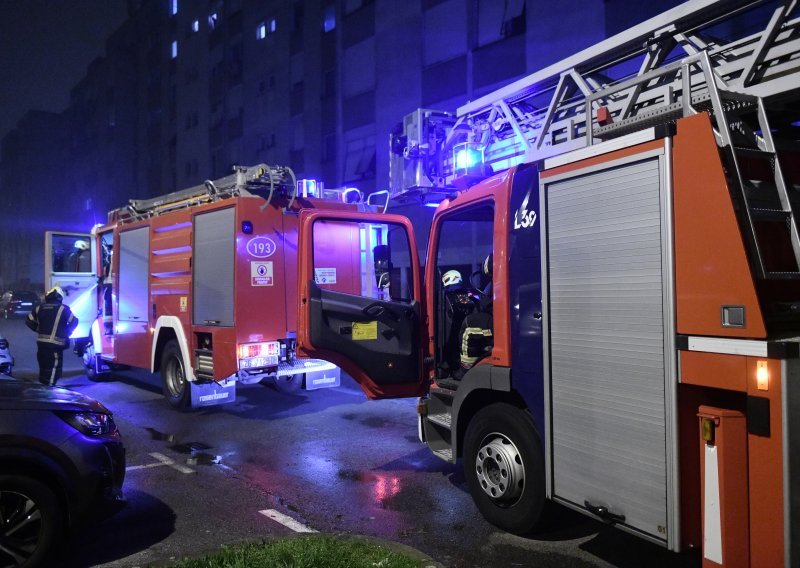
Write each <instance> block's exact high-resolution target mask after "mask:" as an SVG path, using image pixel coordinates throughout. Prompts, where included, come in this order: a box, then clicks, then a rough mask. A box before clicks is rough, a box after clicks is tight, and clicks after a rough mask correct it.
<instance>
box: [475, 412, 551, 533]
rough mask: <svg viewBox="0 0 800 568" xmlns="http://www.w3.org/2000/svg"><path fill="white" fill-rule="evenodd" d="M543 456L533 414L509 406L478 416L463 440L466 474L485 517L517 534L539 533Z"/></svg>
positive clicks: (541, 508) (476, 501) (543, 502)
mask: <svg viewBox="0 0 800 568" xmlns="http://www.w3.org/2000/svg"><path fill="white" fill-rule="evenodd" d="M544 467H545V466H544V453H543V452H542V444H541V441H540V440H539V436H538V434H537V433H536V428H535V427H534V425H533V418H532V417H531V415H530V414H529V413H528V412H526V411H524V410H520V409H519V408H517V407H515V406H512V405H510V404H506V403H497V404H493V405H491V406H488V407H486V408H484V409H483V410H481V411H480V412H478V413H477V414H476V415H475V416H474V418H473V419H472V420H471V421H470V423H469V425H468V426H467V431H466V434H465V436H464V474H465V476H466V479H467V485H468V486H469V490H470V493H471V495H472V498H473V500H474V501H475V504H476V505H477V506H478V510H480V512H481V514H482V515H483V516H484V517H485V518H486V520H487V521H489V522H490V523H492V524H493V525H495V526H497V527H499V528H501V529H503V530H505V531H508V532H510V533H514V534H527V533H529V532H531V531H532V530H533V529H535V528H536V525H537V524H538V522H539V519H540V518H541V516H542V510H543V509H544V504H545V478H544V473H545V472H544Z"/></svg>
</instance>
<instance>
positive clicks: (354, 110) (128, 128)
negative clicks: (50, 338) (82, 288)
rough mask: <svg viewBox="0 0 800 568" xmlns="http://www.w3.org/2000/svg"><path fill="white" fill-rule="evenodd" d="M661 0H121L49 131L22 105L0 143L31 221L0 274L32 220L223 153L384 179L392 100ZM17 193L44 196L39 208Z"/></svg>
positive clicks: (544, 51)
mask: <svg viewBox="0 0 800 568" xmlns="http://www.w3.org/2000/svg"><path fill="white" fill-rule="evenodd" d="M677 3H678V2H676V1H667V0H656V1H653V2H649V3H647V4H646V5H641V4H640V3H634V2H631V1H629V0H563V1H560V2H546V1H536V0H411V1H408V0H373V1H370V0H307V1H300V0H296V1H289V0H267V1H260V2H248V1H245V0H210V1H208V2H205V1H204V2H198V1H190V0H138V1H137V0H131V2H130V3H129V17H128V19H127V20H126V21H125V22H124V23H123V25H122V26H121V27H120V28H119V29H118V30H116V31H115V32H114V33H113V34H112V35H111V36H110V37H109V38H108V40H107V42H106V53H105V56H104V57H102V58H99V59H98V60H96V61H94V62H93V63H92V64H91V65H90V66H89V68H88V69H87V73H86V76H85V77H84V78H83V79H82V80H81V81H80V82H79V83H78V84H77V85H76V86H75V87H74V88H73V90H72V92H71V97H70V105H69V107H68V108H67V109H66V110H65V111H64V112H63V113H60V114H57V115H52V113H50V115H51V116H49V117H48V119H47V121H49V123H50V125H49V126H48V127H47V130H48V131H49V132H50V133H51V134H50V135H47V136H42V135H41V133H40V132H39V131H38V130H37V129H35V128H33V129H32V128H31V126H30V124H29V123H26V120H23V121H22V122H21V123H20V125H19V126H18V128H17V129H16V130H15V131H13V132H12V133H10V134H9V135H8V136H7V137H6V138H5V139H4V140H3V141H2V155H1V156H0V188H2V195H3V198H2V199H3V203H2V205H3V209H4V211H3V212H2V213H0V215H2V216H4V217H8V216H17V217H19V218H25V219H28V218H30V217H28V215H38V217H36V218H37V221H36V225H42V226H41V227H37V228H36V229H35V230H36V231H39V234H38V235H32V234H29V232H25V234H24V235H23V234H22V233H20V232H19V231H14V230H10V229H8V228H7V226H5V225H6V223H3V225H4V226H3V227H2V228H0V277H2V281H0V286H2V287H9V286H11V285H13V284H15V283H19V284H21V285H26V286H27V285H30V286H33V287H35V286H36V285H37V284H38V283H40V282H41V281H40V280H37V275H41V273H42V269H41V267H40V266H37V265H36V262H37V260H36V258H39V259H40V258H41V255H40V256H39V257H36V256H32V255H31V252H30V251H31V249H33V248H36V247H39V246H40V245H41V242H42V237H41V231H43V230H44V228H53V229H60V230H74V229H78V228H82V230H84V231H88V230H89V229H90V228H91V226H92V225H93V224H95V223H98V222H103V221H104V220H105V215H106V212H107V211H108V210H110V209H112V208H115V207H119V206H121V205H124V204H125V203H126V202H127V200H129V199H133V198H143V197H151V196H155V195H159V194H163V193H167V192H170V191H174V190H176V189H180V188H183V187H188V186H192V185H196V184H199V183H202V181H203V180H205V179H214V178H217V177H222V176H224V175H227V174H228V173H229V172H230V169H231V167H232V166H233V165H234V164H244V165H247V164H256V163H261V162H265V163H268V164H279V165H288V166H290V167H292V168H293V169H294V171H295V172H296V174H297V176H298V177H310V178H315V179H319V180H322V181H324V183H325V184H326V185H327V186H334V187H335V186H344V185H347V186H354V187H358V188H359V189H361V190H362V191H365V192H367V193H369V192H372V191H375V190H380V189H386V188H387V186H388V176H389V133H390V132H391V131H392V129H393V128H395V127H396V126H397V125H398V123H399V122H400V121H401V120H402V118H403V117H404V116H405V115H406V114H408V113H410V112H412V111H413V110H414V109H416V108H418V107H424V108H435V109H440V110H450V111H454V110H455V109H456V107H458V106H460V105H462V104H464V103H465V102H466V101H468V100H471V99H475V98H477V97H480V96H482V95H484V94H486V93H488V92H491V91H493V90H495V89H496V88H498V87H500V86H502V85H504V84H506V83H509V82H511V81H513V80H515V79H518V78H520V77H523V76H525V75H527V74H530V73H533V72H535V71H536V70H538V69H541V68H542V67H544V66H546V65H548V64H550V63H554V62H556V61H558V60H560V59H562V58H564V57H566V56H568V55H570V54H572V53H575V52H577V51H579V50H580V49H583V48H585V47H588V46H590V45H592V44H594V43H596V42H598V41H600V40H602V39H603V38H605V37H607V36H609V35H612V34H614V33H617V32H619V31H621V30H623V29H625V28H626V27H629V26H631V25H634V24H636V23H638V22H640V21H643V20H644V19H646V18H648V17H650V16H652V15H655V14H657V13H658V12H660V11H662V10H664V9H667V8H669V7H672V6H674V5H675V4H677ZM634 6H635V8H633V7H634ZM632 8H633V9H632ZM30 120H31V121H33V122H37V121H38V122H41V120H40V119H37V118H35V117H30ZM56 129H57V130H59V132H58V133H57V134H53V132H54V131H55V130H56ZM56 140H58V141H59V142H57V143H56V142H55V141H56ZM54 144H55V145H56V146H57V148H55V149H53V148H51V146H53V145H54ZM51 152H53V153H52V154H51ZM43 156H47V157H48V161H51V162H52V161H53V159H55V158H53V159H51V156H55V157H57V159H58V160H62V162H60V165H59V171H60V175H59V176H56V177H58V178H59V179H58V180H57V182H56V183H55V185H56V186H57V187H58V191H56V190H55V189H56V188H55V187H54V186H53V185H52V184H51V183H50V182H49V181H47V180H41V181H34V179H32V178H31V173H30V171H29V170H28V167H29V165H30V164H31V163H33V162H36V161H37V157H38V158H39V159H41V158H42V157H43ZM12 187H19V188H24V189H21V190H22V191H23V192H24V193H25V195H26V198H25V200H24V201H18V200H17V199H16V197H15V195H13V194H12V193H11V192H9V188H12ZM32 202H48V203H51V204H56V203H58V204H59V205H58V206H57V207H56V206H55V205H53V208H52V210H49V211H50V213H41V212H37V211H34V210H33V209H32V208H31V203H32ZM12 212H13V214H12ZM22 212H24V213H22ZM20 215H21V217H20ZM42 215H44V216H42ZM45 225H46V226H47V227H45ZM32 230H33V229H32ZM34 237H35V238H34ZM23 241H24V242H23ZM24 243H28V244H24ZM24 255H27V256H28V257H29V258H30V259H32V260H31V261H28V263H27V264H25V263H24V262H22V261H20V260H19V257H20V256H24ZM38 262H40V260H39V261H38Z"/></svg>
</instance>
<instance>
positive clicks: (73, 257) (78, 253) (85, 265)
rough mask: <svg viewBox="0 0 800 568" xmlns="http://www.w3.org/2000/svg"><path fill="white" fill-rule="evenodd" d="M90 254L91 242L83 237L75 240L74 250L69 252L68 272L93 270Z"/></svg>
mask: <svg viewBox="0 0 800 568" xmlns="http://www.w3.org/2000/svg"><path fill="white" fill-rule="evenodd" d="M89 254H90V253H89V243H87V242H86V241H84V240H83V239H78V240H77V241H75V244H74V245H72V250H71V251H70V252H69V254H67V267H66V270H67V272H89V271H90V270H91V259H90V258H89Z"/></svg>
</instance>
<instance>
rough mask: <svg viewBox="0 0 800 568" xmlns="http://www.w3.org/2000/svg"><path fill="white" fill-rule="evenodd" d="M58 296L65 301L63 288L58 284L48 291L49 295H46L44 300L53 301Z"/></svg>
mask: <svg viewBox="0 0 800 568" xmlns="http://www.w3.org/2000/svg"><path fill="white" fill-rule="evenodd" d="M56 296H58V297H59V298H60V299H62V300H63V299H64V290H62V289H61V286H59V285H58V284H56V285H55V286H53V287H52V288H50V289H49V290H48V291H47V294H45V295H44V298H45V300H52V299H54V298H55V297H56Z"/></svg>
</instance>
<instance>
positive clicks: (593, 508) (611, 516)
mask: <svg viewBox="0 0 800 568" xmlns="http://www.w3.org/2000/svg"><path fill="white" fill-rule="evenodd" d="M583 506H584V507H586V510H587V511H589V512H590V513H591V514H593V515H595V516H597V517H600V518H601V519H602V520H604V521H605V522H607V523H611V524H614V523H624V522H625V515H619V514H616V513H612V512H611V511H609V510H608V507H605V506H603V505H592V504H591V503H589V501H584V502H583Z"/></svg>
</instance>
